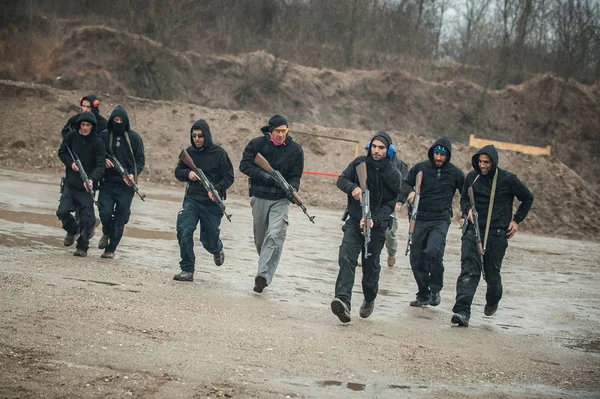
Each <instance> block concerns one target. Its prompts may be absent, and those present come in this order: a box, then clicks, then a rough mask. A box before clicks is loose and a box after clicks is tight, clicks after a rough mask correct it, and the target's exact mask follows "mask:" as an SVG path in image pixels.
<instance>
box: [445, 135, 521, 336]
mask: <svg viewBox="0 0 600 399" xmlns="http://www.w3.org/2000/svg"><path fill="white" fill-rule="evenodd" d="M471 164H472V165H473V170H472V171H470V172H469V173H468V174H467V177H466V178H465V184H464V186H463V188H462V192H461V198H460V207H461V209H462V212H463V215H468V216H467V220H466V221H465V223H466V224H467V225H466V227H465V228H464V229H463V236H462V245H461V257H460V259H461V262H460V268H461V270H460V275H459V276H458V281H457V282H456V303H455V304H454V307H453V308H452V311H453V312H454V314H453V315H452V319H451V321H452V323H453V324H458V325H459V326H463V327H467V326H468V325H469V319H470V317H471V304H472V303H473V297H474V296H475V291H477V286H478V285H479V280H480V278H481V261H480V256H479V252H478V250H477V243H476V241H475V229H474V228H473V213H472V210H471V203H470V201H469V192H468V189H469V187H472V189H473V196H474V197H475V209H476V210H477V213H478V214H479V229H480V232H481V234H482V237H481V241H482V245H483V249H484V255H483V270H484V272H485V281H486V283H487V292H486V295H485V299H486V304H485V307H484V309H483V313H484V314H485V315H486V316H492V315H493V314H494V313H496V310H498V303H499V302H500V299H501V298H502V279H501V276H500V268H501V266H502V259H503V258H504V254H505V252H506V248H507V247H508V239H510V238H512V237H513V236H514V235H515V234H516V233H517V231H518V230H519V223H521V222H522V221H523V220H524V219H525V217H527V214H528V213H529V210H530V209H531V206H532V205H533V194H532V193H531V191H530V190H529V188H527V186H526V185H525V184H523V183H522V182H521V180H519V178H518V177H517V176H516V175H515V174H513V173H510V172H508V171H506V170H504V169H500V168H499V167H498V151H497V150H496V148H495V147H494V146H493V145H487V146H485V147H483V148H482V149H481V150H479V151H478V152H477V153H476V154H475V155H473V158H472V159H471ZM515 197H517V199H518V200H519V202H520V204H519V208H518V209H517V212H516V213H515V214H514V215H513V201H514V198H515ZM490 210H491V214H490Z"/></svg>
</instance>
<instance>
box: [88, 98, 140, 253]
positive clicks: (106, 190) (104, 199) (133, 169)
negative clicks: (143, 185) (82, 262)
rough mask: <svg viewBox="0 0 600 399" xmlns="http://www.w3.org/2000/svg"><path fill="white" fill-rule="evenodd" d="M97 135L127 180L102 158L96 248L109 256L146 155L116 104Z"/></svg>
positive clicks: (127, 213) (124, 221) (126, 218)
mask: <svg viewBox="0 0 600 399" xmlns="http://www.w3.org/2000/svg"><path fill="white" fill-rule="evenodd" d="M101 137H102V140H104V145H105V151H106V152H107V153H109V154H110V155H112V156H113V157H115V158H117V159H118V160H119V162H120V163H121V165H122V166H123V168H124V169H125V170H126V171H127V172H128V175H129V176H128V177H129V180H128V179H125V178H124V177H123V176H121V174H120V173H119V171H118V170H117V169H116V168H115V165H113V163H112V161H110V160H109V159H106V175H105V176H104V179H102V182H101V183H100V194H99V195H98V211H99V213H100V220H101V221H102V237H101V238H100V241H99V242H98V248H100V249H104V253H103V254H102V255H101V257H102V258H107V259H112V258H114V256H115V251H116V250H117V246H118V245H119V242H120V241H121V238H122V237H123V231H124V230H125V225H126V224H127V223H128V222H129V217H130V216H131V201H132V200H133V195H134V193H135V192H134V190H133V187H131V181H134V182H137V177H138V176H139V175H140V173H142V170H143V169H144V165H145V162H146V158H145V156H144V143H143V142H142V138H141V137H140V135H139V134H138V133H137V132H136V131H134V130H132V129H131V126H130V124H129V117H128V115H127V111H125V108H123V107H122V106H120V105H118V106H117V107H116V108H115V109H114V110H113V112H112V113H111V114H110V118H109V120H108V125H107V129H106V130H105V131H103V132H102V134H101Z"/></svg>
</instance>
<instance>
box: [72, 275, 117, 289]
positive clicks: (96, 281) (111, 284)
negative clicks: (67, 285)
mask: <svg viewBox="0 0 600 399" xmlns="http://www.w3.org/2000/svg"><path fill="white" fill-rule="evenodd" d="M63 278H64V279H65V280H75V281H83V282H84V283H94V284H104V285H109V286H111V287H114V286H117V285H121V284H118V283H111V282H110V281H98V280H86V279H82V278H73V277H63Z"/></svg>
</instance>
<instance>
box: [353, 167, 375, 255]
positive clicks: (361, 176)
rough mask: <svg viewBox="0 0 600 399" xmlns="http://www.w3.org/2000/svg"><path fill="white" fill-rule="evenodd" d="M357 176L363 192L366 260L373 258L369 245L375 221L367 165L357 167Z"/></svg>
mask: <svg viewBox="0 0 600 399" xmlns="http://www.w3.org/2000/svg"><path fill="white" fill-rule="evenodd" d="M356 175H357V176H358V184H359V185H360V188H361V191H362V197H361V209H362V218H363V219H364V221H365V222H364V224H363V235H364V236H365V248H364V249H363V255H364V257H365V259H366V258H368V257H369V256H371V254H370V253H369V244H370V243H371V221H372V220H373V218H372V215H371V193H370V192H369V188H368V186H367V164H366V163H365V162H361V163H359V164H358V165H356Z"/></svg>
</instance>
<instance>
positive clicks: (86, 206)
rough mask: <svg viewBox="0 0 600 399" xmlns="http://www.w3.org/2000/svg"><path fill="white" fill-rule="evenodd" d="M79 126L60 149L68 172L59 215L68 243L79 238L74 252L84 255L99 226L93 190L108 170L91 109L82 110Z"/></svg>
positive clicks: (67, 136)
mask: <svg viewBox="0 0 600 399" xmlns="http://www.w3.org/2000/svg"><path fill="white" fill-rule="evenodd" d="M76 126H77V129H76V130H72V131H70V132H68V133H67V134H66V135H65V137H64V138H63V141H62V143H61V145H60V148H59V149H58V157H59V158H60V160H61V162H62V163H63V164H64V165H65V170H66V173H65V179H64V182H65V184H64V187H63V189H62V194H61V196H60V201H59V205H58V210H57V211H56V216H57V217H58V218H59V219H60V221H61V222H62V227H63V229H65V231H66V232H67V235H66V236H65V239H64V245H65V246H67V247H69V246H71V245H73V243H74V242H75V240H77V249H76V251H75V252H74V253H73V255H75V256H80V257H83V256H87V251H88V248H89V240H90V238H91V237H92V236H93V231H94V227H95V225H94V222H95V219H96V217H95V215H94V198H93V192H94V185H95V184H96V183H97V182H98V181H99V179H100V178H102V175H103V174H104V143H103V142H102V140H101V139H100V138H99V137H98V135H97V134H96V129H95V126H96V118H95V117H94V114H92V113H91V112H82V113H81V114H79V117H78V118H77V123H76ZM69 150H70V152H69ZM71 154H73V155H72V156H71ZM75 158H79V161H80V162H81V166H83V169H84V172H85V174H86V175H87V178H88V181H86V182H84V181H83V180H82V176H81V174H80V171H79V167H78V166H77V163H76V159H75ZM72 213H75V214H76V215H77V218H75V217H73V215H72Z"/></svg>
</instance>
